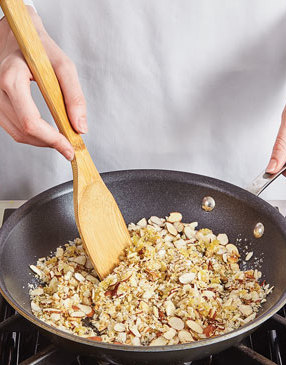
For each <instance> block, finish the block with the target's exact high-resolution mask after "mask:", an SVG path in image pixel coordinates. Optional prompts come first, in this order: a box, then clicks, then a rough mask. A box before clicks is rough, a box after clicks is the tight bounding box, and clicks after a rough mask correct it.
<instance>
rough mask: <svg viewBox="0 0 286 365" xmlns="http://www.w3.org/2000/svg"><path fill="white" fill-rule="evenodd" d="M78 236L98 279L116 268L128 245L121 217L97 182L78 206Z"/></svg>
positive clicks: (113, 202)
mask: <svg viewBox="0 0 286 365" xmlns="http://www.w3.org/2000/svg"><path fill="white" fill-rule="evenodd" d="M77 220H78V224H77V225H78V228H79V230H80V235H81V238H82V241H83V244H84V247H85V249H86V250H87V252H88V254H89V257H90V258H91V260H92V262H93V265H94V267H95V268H96V271H97V273H98V275H99V277H100V278H101V279H103V278H104V277H106V276H107V275H108V274H109V273H110V272H111V271H112V270H113V269H114V267H115V266H116V264H118V262H119V256H120V255H122V253H123V251H124V248H126V247H127V246H128V245H129V243H130V236H129V234H128V231H127V229H126V224H125V222H124V219H123V217H122V214H121V212H120V210H119V208H118V206H117V204H116V202H115V200H114V198H113V196H112V195H111V193H110V192H109V190H108V189H107V188H106V187H105V185H104V184H103V183H101V182H95V183H92V184H90V185H89V186H87V187H86V189H85V191H84V192H83V195H82V197H81V199H80V201H79V202H78V217H77Z"/></svg>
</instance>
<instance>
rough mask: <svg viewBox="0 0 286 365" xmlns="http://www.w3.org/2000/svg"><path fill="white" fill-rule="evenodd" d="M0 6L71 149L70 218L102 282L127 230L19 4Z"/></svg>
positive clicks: (3, 1) (5, 1)
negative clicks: (72, 150)
mask: <svg viewBox="0 0 286 365" xmlns="http://www.w3.org/2000/svg"><path fill="white" fill-rule="evenodd" d="M0 6H1V8H2V9H3V12H4V14H5V16H6V18H7V20H8V22H9V25H10V27H11V29H12V31H13V33H14V35H15V37H16V39H17V41H18V44H19V46H20V48H21V51H22V53H23V55H24V57H25V59H26V62H27V64H28V66H29V67H30V70H31V72H32V74H33V76H34V78H35V80H36V81H37V83H38V86H39V88H40V90H41V92H42V94H43V96H44V98H45V100H46V103H47V105H48V107H49V109H50V111H51V114H52V116H53V118H54V120H55V122H56V124H57V126H58V128H59V130H60V132H61V133H62V134H63V135H64V136H66V138H67V139H68V140H69V141H70V143H71V144H72V146H73V148H74V150H75V157H74V160H73V161H72V170H73V187H74V193H73V194H74V195H73V197H74V211H75V219H76V223H77V227H78V230H79V233H80V236H81V238H82V240H83V243H84V246H85V249H86V250H87V252H88V254H89V256H90V258H91V260H92V263H93V264H94V267H95V269H96V271H97V273H98V275H99V276H100V278H101V279H102V278H104V277H105V276H106V275H108V274H109V273H110V272H111V270H112V269H113V268H114V267H115V266H116V264H117V263H118V261H119V256H120V254H121V253H122V251H123V250H124V248H125V247H126V246H127V245H128V244H129V243H130V237H129V234H128V230H127V227H126V225H125V222H124V219H123V217H122V215H121V212H120V210H119V208H118V206H117V204H116V202H115V200H114V198H113V196H112V194H111V193H110V191H109V190H108V189H107V187H106V185H105V184H104V182H103V181H102V179H101V177H100V175H99V173H98V171H97V169H96V167H95V165H94V163H93V162H92V159H91V157H90V155H89V153H88V151H87V149H86V147H85V145H84V143H83V140H82V138H81V136H80V135H78V134H77V133H76V132H75V131H74V130H73V128H72V127H71V125H70V123H69V120H68V117H67V114H66V110H65V105H64V101H63V96H62V92H61V89H60V86H59V83H58V80H57V77H56V75H55V73H54V70H53V68H52V65H51V63H50V61H49V59H48V56H47V54H46V52H45V49H44V47H43V45H42V43H41V40H40V38H39V36H38V34H37V31H36V29H35V27H34V25H33V23H32V20H31V18H30V15H29V13H28V11H27V9H26V7H25V5H24V3H23V1H22V0H0ZM60 243H61V242H59V244H60Z"/></svg>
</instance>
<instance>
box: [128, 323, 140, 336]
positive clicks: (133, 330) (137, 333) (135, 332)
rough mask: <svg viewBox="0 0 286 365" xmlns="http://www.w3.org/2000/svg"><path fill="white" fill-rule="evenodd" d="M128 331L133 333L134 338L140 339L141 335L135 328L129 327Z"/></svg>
mask: <svg viewBox="0 0 286 365" xmlns="http://www.w3.org/2000/svg"><path fill="white" fill-rule="evenodd" d="M129 330H130V331H131V332H132V333H133V335H134V336H136V337H141V334H140V332H139V331H138V328H137V327H136V326H129Z"/></svg>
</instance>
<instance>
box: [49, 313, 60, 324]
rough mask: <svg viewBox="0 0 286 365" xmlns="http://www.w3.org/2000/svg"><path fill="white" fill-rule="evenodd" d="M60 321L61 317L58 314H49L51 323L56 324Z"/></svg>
mask: <svg viewBox="0 0 286 365" xmlns="http://www.w3.org/2000/svg"><path fill="white" fill-rule="evenodd" d="M60 319H61V315H60V314H59V313H52V314H51V320H52V321H53V322H57V321H59V320H60Z"/></svg>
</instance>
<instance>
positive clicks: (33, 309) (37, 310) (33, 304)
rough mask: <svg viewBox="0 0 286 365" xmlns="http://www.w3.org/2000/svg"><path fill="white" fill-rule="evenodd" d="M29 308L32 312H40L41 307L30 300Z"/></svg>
mask: <svg viewBox="0 0 286 365" xmlns="http://www.w3.org/2000/svg"><path fill="white" fill-rule="evenodd" d="M31 309H32V311H33V312H41V311H42V308H40V307H39V306H38V304H36V303H35V302H31Z"/></svg>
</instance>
